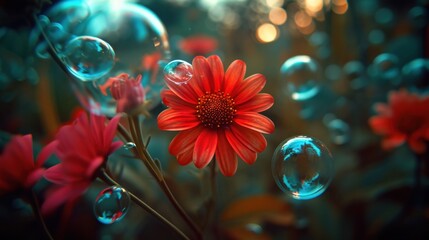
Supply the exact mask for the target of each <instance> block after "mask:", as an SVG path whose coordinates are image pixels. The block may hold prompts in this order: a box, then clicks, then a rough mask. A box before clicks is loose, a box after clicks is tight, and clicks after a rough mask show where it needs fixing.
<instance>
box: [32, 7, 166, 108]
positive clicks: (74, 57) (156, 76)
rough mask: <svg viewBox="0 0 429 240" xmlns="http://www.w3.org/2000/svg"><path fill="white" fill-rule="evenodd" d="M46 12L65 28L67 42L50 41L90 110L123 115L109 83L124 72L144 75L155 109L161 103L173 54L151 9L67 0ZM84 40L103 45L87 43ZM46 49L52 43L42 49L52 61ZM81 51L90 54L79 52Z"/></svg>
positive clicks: (50, 38)
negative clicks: (167, 64) (165, 73)
mask: <svg viewBox="0 0 429 240" xmlns="http://www.w3.org/2000/svg"><path fill="white" fill-rule="evenodd" d="M43 14H44V15H45V16H46V17H47V18H48V19H49V22H50V23H51V24H52V23H56V24H59V25H61V26H62V30H63V33H64V35H63V36H65V38H64V41H63V40H61V41H56V40H55V38H54V37H53V36H48V38H49V40H50V41H51V43H52V44H53V45H54V48H55V49H57V52H58V56H59V57H60V58H61V59H64V60H63V62H64V63H65V65H66V66H67V68H68V70H69V71H70V73H71V74H73V76H75V77H76V78H75V79H73V81H72V82H71V84H72V85H73V87H72V89H73V90H74V93H75V95H76V97H77V99H78V100H79V101H80V103H81V104H82V105H83V107H84V108H86V109H87V110H88V111H90V112H92V113H95V114H102V115H106V116H114V115H115V114H116V113H117V103H116V101H115V100H114V99H113V97H112V95H111V94H110V90H109V88H110V85H111V81H110V82H109V79H111V78H112V77H115V76H118V75H120V74H123V73H125V74H128V75H130V76H132V77H137V76H139V75H141V76H142V80H141V85H142V86H143V88H144V89H145V98H146V100H147V102H148V104H147V105H146V107H147V109H148V110H149V111H150V110H151V109H153V108H154V107H156V106H157V105H158V104H159V103H160V102H161V98H160V92H161V89H162V88H163V87H164V84H165V82H164V79H163V74H162V70H163V66H161V63H164V62H169V61H170V59H171V57H170V55H171V53H170V50H169V42H168V37H167V31H166V29H165V27H164V25H163V23H162V22H161V21H160V19H159V18H158V17H157V16H156V15H155V13H154V12H152V11H151V10H150V9H148V8H146V7H144V6H142V5H141V4H136V3H131V2H126V1H61V2H58V3H57V4H54V5H53V6H52V7H51V8H50V9H48V10H47V11H46V12H45V13H43ZM75 37H78V39H75ZM82 37H88V38H93V39H100V40H102V41H103V43H102V44H100V43H97V42H91V41H89V43H86V41H82V39H79V38H82ZM83 42H85V44H83ZM42 43H43V41H42ZM106 44H107V45H109V46H110V47H107V45H106ZM45 48H46V44H45V45H43V44H42V45H40V46H39V48H38V53H39V54H38V55H40V56H42V57H46V55H45V54H44V53H45V51H44V49H45ZM81 48H84V49H85V48H86V50H85V52H82V51H76V50H78V49H81ZM102 49H104V50H106V51H104V50H102ZM110 49H112V50H113V52H114V54H113V52H111V51H110ZM100 50H101V51H100ZM88 52H89V54H88ZM106 93H107V94H106Z"/></svg>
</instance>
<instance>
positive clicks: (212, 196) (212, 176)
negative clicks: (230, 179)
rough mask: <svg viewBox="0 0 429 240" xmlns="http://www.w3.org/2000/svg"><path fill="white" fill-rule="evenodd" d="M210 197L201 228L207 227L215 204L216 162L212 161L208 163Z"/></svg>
mask: <svg viewBox="0 0 429 240" xmlns="http://www.w3.org/2000/svg"><path fill="white" fill-rule="evenodd" d="M209 177H210V179H209V181H210V191H211V193H210V198H209V200H208V201H207V216H206V219H205V222H204V224H203V228H205V227H207V225H208V224H209V222H210V219H211V218H212V215H213V213H214V209H215V206H216V162H215V161H212V163H211V164H210V176H209Z"/></svg>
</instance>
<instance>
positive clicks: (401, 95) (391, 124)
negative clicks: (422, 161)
mask: <svg viewBox="0 0 429 240" xmlns="http://www.w3.org/2000/svg"><path fill="white" fill-rule="evenodd" d="M375 107H376V111H377V113H378V115H377V116H373V117H371V118H370V119H369V125H370V126H371V128H372V129H373V131H374V132H375V133H377V134H379V135H382V136H384V139H383V141H382V147H383V148H384V149H386V150H389V149H392V148H394V147H397V146H399V145H401V144H403V143H405V142H407V143H408V145H409V146H410V148H411V149H412V150H413V151H414V152H416V153H423V152H425V151H426V150H427V146H426V145H427V143H428V141H429V97H422V96H419V95H417V94H413V93H409V92H407V91H406V90H401V91H397V92H391V93H390V95H389V103H388V104H384V103H378V104H376V106H375Z"/></svg>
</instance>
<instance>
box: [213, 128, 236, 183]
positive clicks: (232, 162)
mask: <svg viewBox="0 0 429 240" xmlns="http://www.w3.org/2000/svg"><path fill="white" fill-rule="evenodd" d="M218 137H219V139H218V144H217V149H216V162H217V163H218V165H219V169H220V172H221V173H222V174H223V175H225V176H227V177H230V176H233V175H234V174H235V172H236V171H237V165H238V161H237V155H236V154H235V152H234V149H232V147H231V145H230V144H229V142H228V140H227V139H226V137H225V133H224V131H219V132H218Z"/></svg>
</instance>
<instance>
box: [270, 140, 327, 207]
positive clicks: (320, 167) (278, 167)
mask: <svg viewBox="0 0 429 240" xmlns="http://www.w3.org/2000/svg"><path fill="white" fill-rule="evenodd" d="M271 170H272V174H273V178H274V180H275V182H276V183H277V186H278V187H279V188H280V189H281V190H282V191H283V192H285V193H286V194H287V195H288V196H290V197H292V198H294V199H297V200H306V199H313V198H315V197H317V196H319V195H321V194H322V193H323V192H325V190H326V188H327V187H328V186H329V184H330V183H331V180H332V178H333V172H334V170H333V159H332V155H331V153H330V151H329V149H328V148H327V147H326V146H325V145H324V144H323V143H322V142H320V141H319V140H317V139H315V138H311V137H307V136H297V137H293V138H289V139H286V140H284V141H283V142H282V143H280V144H279V145H278V147H277V148H276V150H275V152H274V155H273V159H272V164H271Z"/></svg>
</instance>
